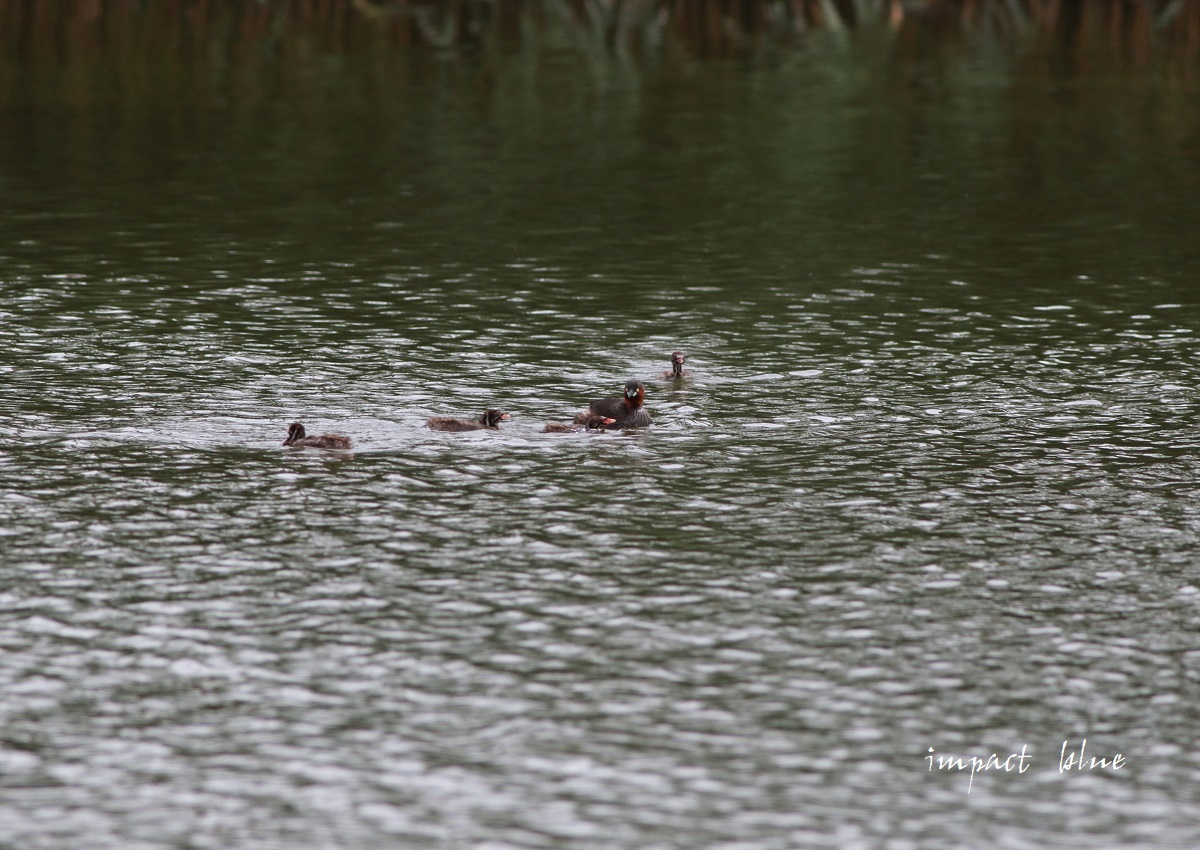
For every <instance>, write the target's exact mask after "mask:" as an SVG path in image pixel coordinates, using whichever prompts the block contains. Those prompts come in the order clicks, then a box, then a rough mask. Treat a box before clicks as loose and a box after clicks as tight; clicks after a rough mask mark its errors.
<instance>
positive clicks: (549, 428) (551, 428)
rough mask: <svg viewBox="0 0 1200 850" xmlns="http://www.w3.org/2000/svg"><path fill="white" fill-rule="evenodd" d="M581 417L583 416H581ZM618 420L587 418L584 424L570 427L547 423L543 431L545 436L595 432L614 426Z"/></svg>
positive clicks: (578, 423)
mask: <svg viewBox="0 0 1200 850" xmlns="http://www.w3.org/2000/svg"><path fill="white" fill-rule="evenodd" d="M580 415H581V416H582V415H583V414H580ZM616 421H617V420H615V419H613V418H612V417H611V416H594V415H590V416H586V417H585V419H584V421H583V422H574V423H572V424H570V425H560V424H559V423H557V422H547V423H546V427H545V428H543V429H542V433H543V434H572V433H578V432H580V431H595V430H598V429H601V428H605V427H607V426H609V425H612V424H614V423H615V422H616Z"/></svg>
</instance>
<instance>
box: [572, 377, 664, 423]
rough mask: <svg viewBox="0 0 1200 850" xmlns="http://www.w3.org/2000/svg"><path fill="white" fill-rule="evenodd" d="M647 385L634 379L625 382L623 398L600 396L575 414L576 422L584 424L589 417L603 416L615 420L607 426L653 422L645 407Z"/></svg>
mask: <svg viewBox="0 0 1200 850" xmlns="http://www.w3.org/2000/svg"><path fill="white" fill-rule="evenodd" d="M645 403H646V385H645V384H643V383H642V382H641V381H639V380H636V379H633V380H629V381H626V382H625V395H624V397H623V398H600V399H596V400H595V401H593V402H592V403H591V404H589V405H588V409H587V410H585V411H584V412H583V413H577V414H575V424H576V425H583V424H584V423H585V422H587V420H588V418H589V417H592V416H603V417H606V418H609V419H613V420H615V421H614V422H612V423H611V424H608V425H605V426H604V427H605V428H613V429H619V428H645V427H646V426H647V425H649V424H650V423H651V421H652V420H651V419H650V413H649V412H648V411H647V410H646V408H645Z"/></svg>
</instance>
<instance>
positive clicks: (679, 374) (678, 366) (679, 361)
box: [662, 351, 692, 381]
mask: <svg viewBox="0 0 1200 850" xmlns="http://www.w3.org/2000/svg"><path fill="white" fill-rule="evenodd" d="M686 360H687V358H686V357H684V356H683V352H682V351H675V352H672V354H671V368H670V369H669V370H668V371H666V372H663V373H662V376H663V378H664V379H665V380H668V381H682V380H683V379H684V378H690V377H691V376H692V373H691V371H684V368H683V364H684V363H685V362H686Z"/></svg>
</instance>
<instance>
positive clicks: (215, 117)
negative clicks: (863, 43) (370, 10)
mask: <svg viewBox="0 0 1200 850" xmlns="http://www.w3.org/2000/svg"><path fill="white" fill-rule="evenodd" d="M814 49H815V50H817V51H820V50H822V49H824V50H827V51H829V52H830V54H832V52H833V48H832V47H830V46H829V45H825V46H824V47H822V46H821V45H820V44H818V45H817V46H816V47H815V48H814ZM827 58H828V56H826V59H827ZM967 60H969V61H965V63H964V64H963V65H962V66H961V67H957V68H955V69H954V70H955V73H954V74H952V75H951V74H948V73H947V74H946V75H942V74H941V73H940V72H942V71H946V70H947V67H946V66H945V65H941V64H939V62H940V61H941V60H940V59H938V58H937V57H934V58H933V59H932V60H930V61H932V63H933V64H932V66H929V65H923V64H921V63H920V62H917V63H914V64H908V63H903V64H899V65H897V66H896V67H895V68H894V69H890V71H891V72H890V73H887V74H884V73H882V72H880V73H874V72H872V71H870V70H869V68H864V67H862V66H859V65H857V64H855V62H852V61H849V60H847V61H846V62H845V63H844V64H836V63H835V64H830V63H829V62H827V61H825V60H824V59H823V60H822V61H820V62H818V61H812V60H810V59H808V58H805V57H803V56H800V57H796V58H791V59H790V60H789V61H788V62H786V63H784V64H783V65H781V66H779V67H759V66H752V67H741V66H725V65H706V66H700V67H697V68H695V69H694V71H693V72H692V74H691V75H690V76H685V77H681V78H671V77H669V76H665V77H663V78H658V77H654V76H653V75H649V76H646V77H637V76H632V77H623V76H621V74H622V72H621V71H620V70H619V69H616V70H614V69H612V68H608V69H604V73H605V74H612V76H611V77H606V78H601V79H589V78H587V77H586V76H580V75H579V74H577V73H576V72H575V69H570V72H569V73H567V72H565V71H564V72H562V73H560V72H559V71H558V70H555V69H554V68H553V67H552V68H549V69H540V70H537V72H536V73H534V72H532V71H531V66H530V64H529V57H528V56H526V55H524V54H517V55H514V56H512V57H510V58H509V59H508V60H506V61H504V62H501V63H499V64H498V65H497V66H495V67H493V68H491V69H488V70H486V72H485V71H484V69H481V68H475V69H473V70H472V69H471V66H470V65H469V64H456V65H453V66H448V67H444V68H438V67H437V66H436V62H435V60H433V59H430V58H429V57H425V56H420V57H414V56H411V55H397V56H395V57H393V58H392V60H391V61H392V62H393V63H394V64H393V65H392V66H391V67H393V68H398V67H399V66H400V65H402V64H404V63H413V64H415V65H417V66H422V70H421V74H422V75H423V76H422V78H421V82H420V83H412V84H411V85H410V84H407V83H405V84H399V85H398V88H397V91H398V92H399V94H398V95H397V96H396V97H395V98H394V99H389V97H387V96H385V91H386V89H385V87H384V86H383V85H382V83H381V82H380V81H379V80H378V79H377V78H375V77H373V76H372V74H373V73H374V72H375V71H377V70H378V68H379V67H380V66H379V65H376V64H371V63H367V64H360V63H359V62H358V59H357V58H356V57H355V56H346V57H344V63H343V64H341V65H338V66H331V67H329V68H327V69H326V74H325V79H324V80H323V81H310V86H311V87H310V88H307V89H305V91H306V93H307V95H308V96H307V97H301V98H295V97H292V96H290V95H291V94H294V93H289V96H288V97H286V98H280V99H278V100H277V101H273V102H271V103H270V104H269V105H268V106H266V107H265V108H264V109H262V110H261V111H258V110H257V109H255V110H249V109H247V110H241V109H239V108H238V104H237V102H236V101H235V102H234V103H233V104H231V105H230V106H228V107H227V108H225V109H223V110H219V111H218V112H217V113H216V114H214V113H212V112H210V111H209V110H208V106H207V103H208V102H207V100H205V99H204V98H201V99H200V100H199V101H193V100H189V99H188V97H186V96H185V93H182V92H177V91H173V90H172V89H171V84H169V83H160V85H161V86H162V88H161V89H160V90H157V91H156V93H155V97H157V96H161V95H164V94H169V93H173V94H176V95H178V96H179V101H178V103H176V104H175V105H174V106H173V108H172V109H171V110H169V111H168V112H167V113H166V114H165V115H163V114H160V113H158V112H156V111H155V110H153V109H149V108H147V104H145V103H143V102H140V101H139V100H138V98H136V97H132V98H129V99H123V100H120V101H117V102H106V103H102V104H101V103H95V104H93V105H94V109H93V110H92V111H88V110H84V111H83V112H73V111H71V110H70V109H67V108H65V107H64V105H63V104H64V98H63V96H62V92H61V91H60V90H59V89H58V88H56V87H55V86H54V85H49V87H47V88H44V89H43V88H37V87H32V88H30V89H29V90H28V96H29V97H30V98H32V100H33V102H34V103H36V104H37V107H38V108H37V109H36V110H33V112H32V113H30V114H27V115H25V117H24V119H23V121H22V122H21V124H20V126H21V127H22V128H23V132H26V133H28V134H31V137H32V138H35V139H37V144H33V145H31V146H29V147H22V146H21V144H20V143H19V141H18V140H17V139H16V138H15V136H6V137H5V138H4V140H3V141H0V168H2V169H3V173H4V175H6V176H5V185H6V190H7V194H8V206H9V209H10V211H11V214H9V215H6V217H5V219H4V222H3V224H2V225H0V227H3V229H4V232H5V234H6V235H7V236H9V237H11V238H7V239H6V240H5V241H4V247H3V248H2V249H0V250H3V252H4V254H5V259H4V265H3V272H2V273H0V295H2V296H3V297H2V298H0V351H2V352H3V353H2V354H0V382H2V384H0V385H2V386H3V389H4V392H3V397H2V399H0V553H2V554H0V578H2V581H0V601H2V605H0V610H2V611H3V612H4V613H3V614H2V615H0V642H2V644H3V649H4V652H3V654H2V655H0V683H2V687H0V694H2V696H0V709H2V710H3V715H4V725H3V734H2V736H0V775H2V776H3V783H4V794H3V795H0V824H2V825H3V833H4V834H5V835H6V836H9V840H10V841H13V842H15V843H16V844H19V845H20V846H22V847H52V846H75V845H78V844H80V842H81V841H82V842H85V843H86V844H87V845H88V846H90V847H121V848H128V847H167V846H196V847H199V846H205V847H241V846H246V847H248V846H254V847H332V846H337V847H369V846H379V845H381V844H389V845H395V846H404V847H465V846H479V847H484V846H488V847H492V846H494V847H546V848H559V847H579V848H584V847H597V848H599V847H605V848H607V847H615V846H619V847H683V846H687V847H699V846H704V847H731V848H732V847H752V848H755V850H760V849H765V848H794V847H810V846H811V847H818V846H819V847H826V846H838V847H850V848H855V847H862V848H873V847H888V848H908V847H921V848H937V847H955V848H957V847H962V846H973V845H971V840H972V839H968V838H964V836H968V835H969V836H972V838H973V839H974V841H975V842H976V844H978V845H979V846H984V845H986V846H997V847H1021V846H1047V844H1050V845H1053V846H1064V847H1067V846H1070V847H1084V846H1088V847H1094V846H1100V845H1103V846H1106V847H1128V848H1143V847H1167V846H1185V845H1186V844H1187V841H1188V840H1190V838H1191V836H1192V834H1193V827H1194V823H1195V821H1196V818H1197V815H1198V811H1200V810H1198V805H1200V803H1198V801H1197V799H1196V795H1195V794H1194V793H1193V792H1192V790H1191V789H1193V788H1195V787H1196V786H1197V783H1196V780H1197V771H1196V765H1195V763H1194V759H1193V758H1192V756H1191V745H1192V742H1193V741H1194V740H1195V738H1196V731H1197V730H1196V728H1195V723H1194V722H1193V720H1192V718H1191V717H1190V715H1189V713H1188V712H1186V711H1183V710H1181V705H1183V704H1186V702H1187V701H1189V700H1190V699H1192V698H1193V696H1194V689H1195V682H1196V662H1197V656H1196V652H1195V648H1194V644H1195V641H1194V640H1193V635H1194V633H1195V630H1196V628H1197V625H1198V620H1200V614H1198V609H1197V605H1198V603H1200V590H1198V589H1197V587H1198V585H1197V580H1196V576H1195V575H1194V568H1193V562H1194V554H1193V553H1194V552H1195V550H1196V548H1197V543H1198V540H1197V536H1198V534H1200V511H1198V509H1197V507H1196V505H1197V504H1200V500H1198V499H1197V495H1198V492H1197V491H1198V490H1200V487H1198V485H1197V483H1196V482H1197V481H1198V480H1200V477H1198V473H1200V461H1198V460H1197V458H1200V451H1198V449H1200V438H1198V437H1197V436H1196V428H1195V404H1194V399H1193V392H1192V388H1193V387H1195V386H1196V385H1197V384H1198V383H1200V374H1198V370H1200V367H1198V366H1197V362H1196V358H1195V356H1194V349H1195V341H1194V333H1195V328H1196V326H1197V323H1198V322H1200V302H1198V301H1197V299H1196V298H1195V295H1194V291H1193V288H1194V286H1193V280H1194V278H1195V273H1196V271H1197V267H1196V263H1195V257H1194V254H1193V253H1192V250H1191V248H1190V245H1191V240H1192V236H1191V233H1190V229H1189V228H1190V227H1191V222H1192V221H1194V216H1192V217H1191V218H1189V217H1187V216H1185V215H1183V214H1182V213H1183V212H1185V211H1186V210H1187V207H1188V205H1189V204H1190V203H1191V201H1190V200H1189V199H1190V198H1194V197H1197V193H1196V189H1197V188H1198V187H1197V182H1198V181H1197V161H1196V159H1195V157H1194V156H1189V155H1188V150H1189V148H1188V147H1187V145H1188V142H1187V139H1188V138H1189V135H1188V134H1189V132H1191V130H1190V129H1189V128H1191V129H1194V120H1195V119H1194V116H1191V115H1190V113H1189V112H1188V110H1189V109H1190V103H1191V94H1190V93H1188V92H1181V93H1172V92H1164V91H1158V90H1154V91H1155V96H1156V98H1157V100H1156V101H1155V102H1154V103H1153V105H1152V106H1149V107H1146V108H1141V107H1139V108H1136V109H1135V108H1133V105H1134V104H1135V103H1144V102H1145V96H1146V94H1147V92H1148V91H1150V90H1152V88H1153V85H1154V83H1153V81H1152V80H1138V79H1132V80H1131V79H1128V78H1127V79H1126V80H1125V82H1124V84H1123V86H1118V87H1117V88H1118V90H1117V91H1112V90H1110V89H1106V88H1105V87H1104V85H1102V84H1099V83H1097V84H1095V85H1094V86H1092V85H1077V86H1075V87H1073V88H1068V89H1067V90H1064V89H1063V88H1062V83H1061V80H1059V79H1058V78H1056V77H1053V76H1047V75H1046V74H1045V72H1043V71H1037V70H1035V71H1033V72H1029V73H1023V72H1021V71H1020V70H1019V69H1015V68H1011V67H1007V66H1005V65H1003V62H1004V61H1005V60H1003V59H997V58H996V57H987V56H970V57H967ZM564 61H566V62H567V63H568V65H569V64H570V60H569V59H568V60H564ZM995 62H1000V63H1001V64H995ZM282 67H283V68H284V70H287V69H288V68H289V67H290V66H286V65H285V66H282ZM385 67H386V63H385ZM464 69H465V70H464ZM489 75H490V77H489ZM485 78H490V83H489V86H490V87H489V88H486V89H483V90H480V89H478V88H476V87H475V85H474V83H476V82H478V81H479V80H483V79H485ZM252 79H255V80H258V82H260V83H262V84H263V85H266V83H267V82H268V80H269V77H266V76H264V77H255V78H252ZM468 81H473V82H472V83H471V84H468ZM608 83H611V84H612V85H611V87H606V86H607V85H608ZM89 102H91V101H90V99H89ZM260 105H261V104H260ZM5 109H6V110H7V111H8V113H9V114H12V113H13V112H14V111H15V110H17V106H16V105H15V103H14V101H13V100H12V99H9V100H7V101H5ZM101 114H103V115H104V116H105V117H104V120H103V122H101V121H100V116H101ZM1189 116H1190V117H1189ZM364 122H366V123H364ZM1189 122H1190V123H1189ZM1084 127H1086V128H1087V132H1083V130H1082V129H1081V128H1084ZM88 151H90V153H87V152H88ZM148 154H150V155H148ZM89 157H91V158H90V159H89ZM18 165H19V166H20V167H19V168H18ZM64 167H65V168H67V169H68V170H67V171H66V172H63V171H61V170H60V169H62V168H64ZM1133 199H1138V200H1137V202H1134V200H1133ZM1150 200H1152V201H1153V203H1150V202H1149V201H1150ZM675 348H681V349H682V350H684V351H685V352H686V353H687V355H688V364H689V368H691V369H692V370H693V371H694V373H695V374H694V376H693V377H692V378H691V379H690V380H689V381H686V382H683V383H681V384H673V383H671V382H664V381H661V380H655V379H654V378H655V376H657V375H658V374H659V373H660V372H661V371H662V370H663V369H665V368H667V366H668V363H667V358H668V356H669V354H670V352H671V351H672V350H674V349H675ZM630 377H639V378H642V379H643V380H645V381H646V382H647V386H648V406H649V408H650V410H651V412H652V413H653V415H654V418H655V425H654V426H653V427H652V428H651V429H648V430H647V431H645V432H642V433H636V434H634V433H629V434H623V433H587V434H575V435H546V434H542V433H540V431H541V428H542V426H543V425H544V423H546V422H547V421H566V420H568V419H569V418H570V416H571V415H572V414H573V413H574V412H575V411H577V410H579V409H582V407H583V406H584V405H585V404H586V402H587V400H589V399H591V398H595V397H599V396H601V395H615V394H616V393H617V392H618V391H619V388H620V386H621V385H622V384H623V382H624V381H625V380H626V379H627V378H630ZM491 406H496V407H501V408H503V409H504V410H506V411H509V412H511V413H512V414H513V420H512V421H511V422H505V423H504V424H503V425H502V426H501V428H500V429H499V430H498V431H494V432H491V431H489V432H479V433H470V434H447V433H435V432H430V431H428V430H427V429H426V428H425V427H424V422H425V420H426V419H427V418H428V417H429V416H433V415H457V416H475V415H478V413H479V412H480V411H481V410H483V409H484V408H485V407H491ZM296 420H299V421H302V422H304V423H305V424H306V425H307V426H308V427H309V429H310V431H311V432H313V433H321V432H324V431H335V432H337V433H346V434H349V435H350V436H351V437H353V438H354V441H355V450H354V452H353V453H352V454H346V455H341V454H336V453H327V452H321V451H314V450H310V449H305V450H303V451H292V450H288V449H284V448H282V447H280V445H279V443H280V442H281V441H282V439H283V437H284V435H285V433H286V429H287V425H288V423H290V422H292V421H296ZM1083 737H1086V738H1087V739H1088V749H1089V752H1094V753H1095V754H1096V755H1097V756H1099V755H1111V754H1113V753H1115V752H1121V753H1123V754H1124V755H1125V756H1126V757H1127V759H1128V762H1129V763H1128V766H1127V767H1126V768H1125V769H1124V770H1122V771H1120V772H1112V771H1104V772H1101V771H1095V772H1091V773H1084V774H1080V775H1060V774H1059V772H1058V770H1057V761H1058V756H1059V751H1060V747H1061V745H1062V743H1063V741H1064V740H1067V739H1070V740H1071V741H1072V742H1073V743H1074V744H1075V745H1077V744H1078V741H1079V740H1080V739H1081V738H1083ZM1025 744H1027V745H1028V746H1029V748H1030V750H1031V752H1032V753H1033V763H1032V766H1031V769H1030V771H1029V772H1028V773H1027V774H1025V775H1021V776H1016V775H1005V774H996V773H994V772H990V773H988V774H985V775H977V776H976V777H975V779H974V782H973V786H972V790H971V795H970V797H969V798H968V797H967V796H966V793H965V791H966V784H967V779H966V776H965V775H960V774H957V773H940V774H931V773H929V772H928V771H927V770H926V762H925V760H924V759H925V756H926V754H927V751H928V748H929V747H935V748H936V750H937V751H938V752H939V753H947V754H951V753H953V754H960V755H965V756H969V755H977V754H981V753H983V754H987V753H991V752H993V751H995V752H1000V753H1001V754H1002V755H1003V754H1006V753H1008V752H1012V751H1015V750H1019V749H1020V748H1021V746H1022V745H1025ZM1048 836H1050V837H1048Z"/></svg>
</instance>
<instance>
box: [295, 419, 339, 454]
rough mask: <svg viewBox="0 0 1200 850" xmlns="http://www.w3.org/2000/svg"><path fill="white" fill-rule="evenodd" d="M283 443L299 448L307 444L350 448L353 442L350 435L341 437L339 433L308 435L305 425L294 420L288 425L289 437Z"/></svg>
mask: <svg viewBox="0 0 1200 850" xmlns="http://www.w3.org/2000/svg"><path fill="white" fill-rule="evenodd" d="M283 445H285V446H293V447H299V448H303V447H305V446H307V447H309V448H312V449H348V448H350V446H351V443H350V438H349V437H339V436H338V435H337V434H322V435H321V436H319V437H306V436H305V435H304V426H303V425H301V424H300V423H299V422H293V423H292V424H291V425H289V426H288V434H287V439H286V440H284V441H283Z"/></svg>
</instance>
